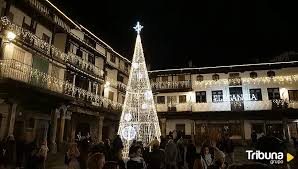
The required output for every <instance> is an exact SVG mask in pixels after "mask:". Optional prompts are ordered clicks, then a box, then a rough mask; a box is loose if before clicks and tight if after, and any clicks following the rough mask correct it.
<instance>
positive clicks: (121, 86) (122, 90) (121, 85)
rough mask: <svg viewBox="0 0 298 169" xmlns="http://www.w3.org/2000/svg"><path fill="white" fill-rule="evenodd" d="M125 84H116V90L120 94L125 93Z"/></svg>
mask: <svg viewBox="0 0 298 169" xmlns="http://www.w3.org/2000/svg"><path fill="white" fill-rule="evenodd" d="M126 87H127V86H126V84H124V83H122V82H119V81H118V82H117V89H118V90H119V91H120V92H123V93H125V92H126Z"/></svg>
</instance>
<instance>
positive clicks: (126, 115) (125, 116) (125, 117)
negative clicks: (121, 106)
mask: <svg viewBox="0 0 298 169" xmlns="http://www.w3.org/2000/svg"><path fill="white" fill-rule="evenodd" d="M131 119H132V115H131V114H130V113H126V114H125V115H124V120H125V121H130V120H131Z"/></svg>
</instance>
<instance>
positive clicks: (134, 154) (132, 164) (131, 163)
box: [126, 145, 146, 169]
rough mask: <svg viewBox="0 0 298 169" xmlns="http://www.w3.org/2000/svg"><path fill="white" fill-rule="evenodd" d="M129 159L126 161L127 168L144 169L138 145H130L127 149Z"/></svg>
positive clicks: (144, 165) (143, 161)
mask: <svg viewBox="0 0 298 169" xmlns="http://www.w3.org/2000/svg"><path fill="white" fill-rule="evenodd" d="M129 154H130V156H129V160H128V161H127V164H126V166H127V169H146V164H145V160H144V159H143V158H142V150H141V147H140V146H137V145H136V146H132V147H131V148H130V150H129Z"/></svg>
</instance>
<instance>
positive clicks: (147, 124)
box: [118, 23, 161, 157]
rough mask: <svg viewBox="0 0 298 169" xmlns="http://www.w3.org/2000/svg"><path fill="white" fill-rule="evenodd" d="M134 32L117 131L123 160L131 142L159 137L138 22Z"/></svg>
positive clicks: (146, 141) (143, 141)
mask: <svg viewBox="0 0 298 169" xmlns="http://www.w3.org/2000/svg"><path fill="white" fill-rule="evenodd" d="M135 29H136V31H137V32H138V35H137V39H136V45H135V49H134V55H133V60H132V68H131V70H130V76H129V80H128V85H127V88H126V95H125V100H124V105H123V110H122V114H121V118H120V124H119V130H118V134H119V135H120V136H121V139H122V141H123V144H124V149H123V155H124V157H128V151H129V147H130V145H131V143H132V141H133V140H137V141H142V143H143V145H144V146H147V145H148V144H149V143H150V142H151V141H152V140H154V138H155V137H156V138H157V139H160V135H161V133H160V128H159V121H158V117H157V112H156V107H155V104H154V99H153V95H152V90H151V86H150V81H149V77H148V72H147V68H146V63H145V58H144V53H143V48H142V43H141V37H140V34H139V33H140V30H141V29H142V26H141V25H139V23H138V24H137V26H136V27H135Z"/></svg>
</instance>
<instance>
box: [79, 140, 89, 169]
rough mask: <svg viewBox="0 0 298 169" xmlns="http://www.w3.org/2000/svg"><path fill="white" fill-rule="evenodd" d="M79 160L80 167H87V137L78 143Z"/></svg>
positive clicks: (83, 168) (85, 168) (82, 168)
mask: <svg viewBox="0 0 298 169" xmlns="http://www.w3.org/2000/svg"><path fill="white" fill-rule="evenodd" d="M79 152H80V156H79V162H80V168H81V169H87V160H88V153H89V142H88V140H87V139H83V140H82V141H81V142H80V144H79Z"/></svg>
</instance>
